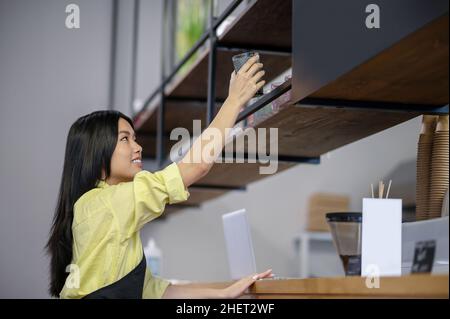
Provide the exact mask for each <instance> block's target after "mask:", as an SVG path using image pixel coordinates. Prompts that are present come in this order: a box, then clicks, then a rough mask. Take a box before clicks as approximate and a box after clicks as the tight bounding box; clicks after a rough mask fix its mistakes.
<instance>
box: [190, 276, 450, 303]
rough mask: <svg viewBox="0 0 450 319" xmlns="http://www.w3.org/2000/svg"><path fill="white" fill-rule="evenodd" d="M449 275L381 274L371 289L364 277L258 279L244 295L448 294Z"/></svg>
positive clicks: (200, 285) (211, 285) (208, 285)
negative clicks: (378, 285)
mask: <svg viewBox="0 0 450 319" xmlns="http://www.w3.org/2000/svg"><path fill="white" fill-rule="evenodd" d="M230 284H232V283H231V282H228V283H225V282H220V283H190V284H187V285H188V286H191V287H197V288H216V289H220V288H225V287H228V286H229V285H230ZM448 286H449V284H448V275H429V274H417V275H408V276H402V277H382V278H380V287H379V288H376V289H375V288H374V289H370V288H367V286H366V278H363V277H336V278H313V279H282V280H270V279H268V280H259V281H257V282H256V283H255V284H253V285H252V286H251V287H250V289H249V293H248V294H247V295H244V296H243V297H242V298H256V299H267V298H269V299H271V298H272V299H276V298H282V299H290V298H297V299H303V298H305V299H309V298H318V299H321V298H446V299H448Z"/></svg>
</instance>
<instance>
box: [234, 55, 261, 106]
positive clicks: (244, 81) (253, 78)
mask: <svg viewBox="0 0 450 319" xmlns="http://www.w3.org/2000/svg"><path fill="white" fill-rule="evenodd" d="M262 67H263V64H262V63H259V55H255V56H253V57H252V58H251V59H249V60H248V61H247V62H246V63H245V64H244V65H243V66H242V67H241V69H240V70H239V72H237V74H236V72H234V71H233V73H231V80H230V88H229V92H228V98H229V99H230V100H232V101H234V102H235V103H236V104H238V105H240V106H241V107H242V106H244V105H245V104H246V103H247V102H248V101H249V100H250V99H251V98H252V97H253V96H254V95H255V94H256V92H258V90H259V89H261V88H262V87H263V86H264V85H265V83H266V82H265V81H262V80H261V79H262V77H263V76H264V74H265V71H264V70H262Z"/></svg>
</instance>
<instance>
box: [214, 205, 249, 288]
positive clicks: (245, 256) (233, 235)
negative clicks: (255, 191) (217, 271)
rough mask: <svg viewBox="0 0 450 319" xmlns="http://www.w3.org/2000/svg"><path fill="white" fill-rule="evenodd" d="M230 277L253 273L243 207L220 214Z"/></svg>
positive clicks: (236, 277) (247, 226)
mask: <svg viewBox="0 0 450 319" xmlns="http://www.w3.org/2000/svg"><path fill="white" fill-rule="evenodd" d="M222 221H223V231H224V235H225V245H226V248H227V255H228V264H229V267H230V274H231V279H240V278H242V277H245V276H248V275H251V274H255V273H256V272H257V271H256V262H255V254H254V251H253V243H252V238H251V234H250V227H249V224H248V221H247V215H246V213H245V209H240V210H237V211H235V212H231V213H228V214H225V215H222Z"/></svg>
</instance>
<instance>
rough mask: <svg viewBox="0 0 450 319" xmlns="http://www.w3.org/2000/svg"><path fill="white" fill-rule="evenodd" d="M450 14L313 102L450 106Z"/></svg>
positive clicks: (318, 93)
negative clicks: (320, 99) (449, 70)
mask: <svg viewBox="0 0 450 319" xmlns="http://www.w3.org/2000/svg"><path fill="white" fill-rule="evenodd" d="M448 39H449V21H448V13H447V14H446V15H444V16H441V17H440V18H438V19H436V20H434V21H432V22H431V23H429V24H427V25H426V26H424V27H423V28H421V29H419V30H417V31H416V32H413V33H412V34H410V35H408V36H407V37H405V38H404V39H402V40H401V41H399V42H397V43H396V44H395V45H393V46H392V47H390V48H387V49H386V50H384V51H383V52H381V53H380V54H378V55H376V56H375V57H373V58H371V59H369V60H368V61H366V62H365V63H363V64H361V65H358V66H356V67H355V68H354V69H353V70H351V71H350V72H349V73H347V74H344V75H342V76H341V77H339V78H338V79H336V80H335V81H333V82H331V83H329V84H328V85H326V86H324V87H323V88H321V89H319V90H318V91H316V92H315V93H313V94H311V95H310V96H309V97H311V98H322V99H337V100H358V101H377V102H393V103H403V104H405V107H407V106H408V104H424V105H430V106H433V105H446V104H448V102H449V76H448V68H449V58H448V57H449V55H448V46H449V40H448Z"/></svg>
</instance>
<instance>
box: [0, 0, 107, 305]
mask: <svg viewBox="0 0 450 319" xmlns="http://www.w3.org/2000/svg"><path fill="white" fill-rule="evenodd" d="M71 2H72V1H61V0H40V1H31V0H28V1H26V0H14V1H12V0H0V149H1V161H0V176H1V178H0V219H1V222H0V298H46V297H48V294H47V287H48V270H47V267H48V259H47V257H45V255H44V246H45V243H46V240H47V236H48V232H49V229H50V222H51V218H52V216H53V210H54V207H55V205H56V197H57V192H58V187H59V182H60V176H61V172H62V163H63V157H64V148H65V142H66V136H67V132H68V130H69V126H70V125H71V124H72V123H73V122H74V121H75V120H76V119H77V118H78V117H79V116H81V115H84V114H86V113H89V112H91V111H94V110H96V109H100V108H105V107H106V106H107V104H108V90H109V63H110V60H109V58H110V39H111V8H112V6H111V3H112V2H111V1H110V0H97V1H90V0H77V1H76V3H77V4H78V5H79V6H80V10H81V21H80V26H81V28H80V29H78V30H69V29H66V27H65V19H66V13H65V7H66V5H67V4H69V3H71Z"/></svg>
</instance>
